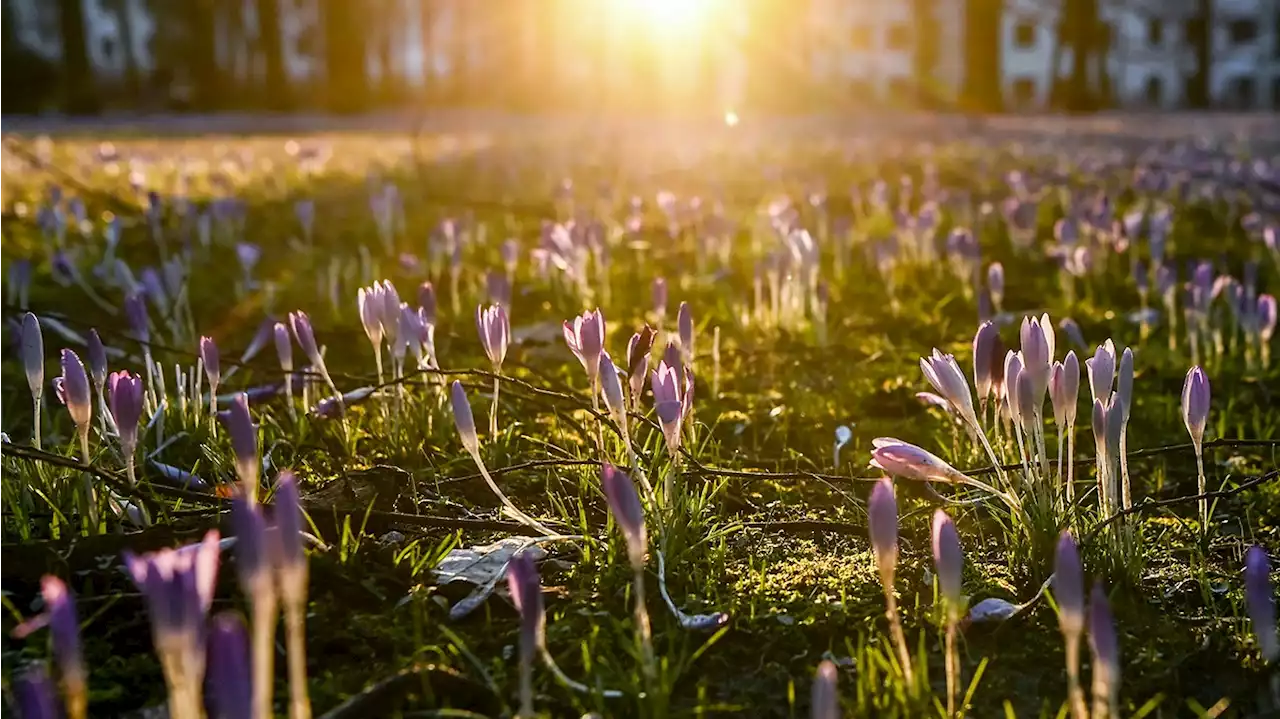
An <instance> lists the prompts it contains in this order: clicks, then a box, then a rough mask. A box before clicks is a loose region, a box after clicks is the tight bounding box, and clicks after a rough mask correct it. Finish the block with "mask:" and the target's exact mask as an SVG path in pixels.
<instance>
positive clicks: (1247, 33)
mask: <svg viewBox="0 0 1280 719" xmlns="http://www.w3.org/2000/svg"><path fill="white" fill-rule="evenodd" d="M1227 35H1228V37H1230V38H1231V44H1232V45H1248V44H1250V43H1252V42H1254V41H1256V40H1257V39H1258V24H1257V23H1256V22H1254V21H1253V20H1251V19H1249V18H1239V19H1237V20H1232V21H1231V22H1230V23H1227Z"/></svg>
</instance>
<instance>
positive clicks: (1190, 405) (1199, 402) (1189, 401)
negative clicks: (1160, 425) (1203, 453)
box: [1182, 366, 1209, 452]
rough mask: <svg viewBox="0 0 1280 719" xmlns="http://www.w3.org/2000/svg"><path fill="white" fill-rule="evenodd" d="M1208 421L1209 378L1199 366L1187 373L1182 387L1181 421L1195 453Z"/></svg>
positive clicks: (1201, 440) (1202, 438)
mask: <svg viewBox="0 0 1280 719" xmlns="http://www.w3.org/2000/svg"><path fill="white" fill-rule="evenodd" d="M1208 419H1209V377H1208V375H1206V374H1205V372H1204V370H1203V369H1201V368H1200V367H1199V366H1195V367H1192V368H1191V369H1190V370H1188V371H1187V378H1186V381H1185V382H1184V383H1183V385H1182V421H1183V422H1184V423H1185V424H1186V426H1187V432H1188V433H1189V434H1190V435H1191V441H1192V442H1193V443H1194V444H1195V445H1196V447H1197V450H1196V451H1197V452H1199V446H1200V444H1201V442H1203V440H1204V428H1205V424H1206V423H1207V421H1208Z"/></svg>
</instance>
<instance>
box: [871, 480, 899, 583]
mask: <svg viewBox="0 0 1280 719" xmlns="http://www.w3.org/2000/svg"><path fill="white" fill-rule="evenodd" d="M867 524H868V525H869V526H870V528H871V549H872V551H874V552H875V555H876V563H877V564H878V565H879V567H880V575H881V577H882V578H883V579H885V581H888V579H889V578H891V577H892V576H893V571H894V568H895V566H896V565H897V563H898V502H897V500H896V499H895V498H894V496H893V480H891V479H888V478H887V477H886V478H884V479H881V480H879V481H878V482H876V483H875V486H873V487H872V488H871V498H870V499H869V500H868V501H867Z"/></svg>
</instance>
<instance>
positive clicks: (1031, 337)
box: [1019, 314, 1057, 416]
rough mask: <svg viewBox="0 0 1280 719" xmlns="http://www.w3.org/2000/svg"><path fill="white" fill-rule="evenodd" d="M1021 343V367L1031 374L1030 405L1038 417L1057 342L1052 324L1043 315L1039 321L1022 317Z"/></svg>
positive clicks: (1046, 316) (1047, 316)
mask: <svg viewBox="0 0 1280 719" xmlns="http://www.w3.org/2000/svg"><path fill="white" fill-rule="evenodd" d="M1019 335H1020V340H1021V342H1022V358H1023V366H1024V367H1025V368H1026V369H1027V370H1029V371H1030V373H1031V391H1032V394H1033V397H1032V398H1031V401H1032V404H1033V405H1034V407H1035V409H1036V414H1037V416H1039V413H1040V408H1041V407H1042V406H1043V405H1044V393H1045V389H1046V388H1047V387H1048V384H1049V369H1050V367H1052V366H1053V355H1054V351H1055V349H1056V347H1055V344H1056V342H1057V340H1056V338H1055V336H1054V333H1053V322H1052V321H1051V320H1050V319H1049V315H1048V314H1045V315H1042V316H1041V317H1040V319H1038V320H1036V319H1032V318H1029V317H1024V318H1023V320H1022V328H1021V331H1020V333H1019Z"/></svg>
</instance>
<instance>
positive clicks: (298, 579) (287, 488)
mask: <svg viewBox="0 0 1280 719" xmlns="http://www.w3.org/2000/svg"><path fill="white" fill-rule="evenodd" d="M301 499H302V498H301V496H300V495H299V493H298V478H297V477H296V476H295V475H294V473H293V472H289V471H287V470H286V471H284V472H281V473H280V476H279V477H278V478H277V479H276V495H275V526H276V535H275V538H276V541H277V542H278V544H277V551H276V562H277V569H278V570H279V578H280V596H281V598H282V599H283V600H284V602H285V604H286V605H290V604H292V605H298V604H301V603H304V602H305V601H306V596H307V577H308V570H307V555H306V550H305V548H304V547H303V544H302V532H303V521H304V520H303V513H302V501H301Z"/></svg>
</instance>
